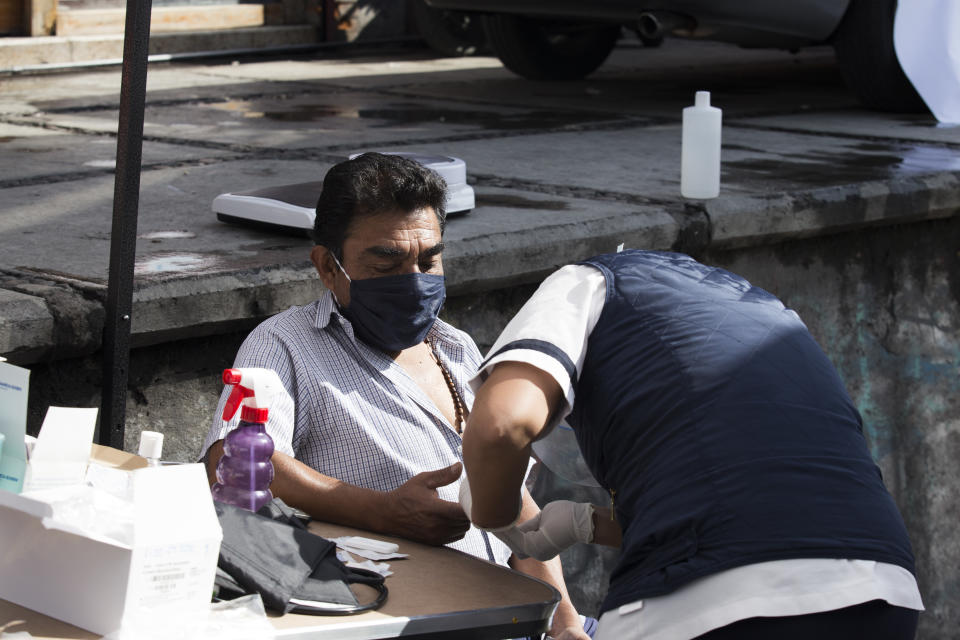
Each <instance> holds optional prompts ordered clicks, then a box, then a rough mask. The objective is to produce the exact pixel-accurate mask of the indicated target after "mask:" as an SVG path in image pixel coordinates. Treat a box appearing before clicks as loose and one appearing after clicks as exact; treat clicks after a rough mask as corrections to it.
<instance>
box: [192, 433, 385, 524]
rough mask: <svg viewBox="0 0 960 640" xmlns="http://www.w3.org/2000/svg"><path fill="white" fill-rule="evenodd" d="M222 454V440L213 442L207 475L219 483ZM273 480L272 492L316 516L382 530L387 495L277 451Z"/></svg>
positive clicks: (326, 519)
mask: <svg viewBox="0 0 960 640" xmlns="http://www.w3.org/2000/svg"><path fill="white" fill-rule="evenodd" d="M222 456H223V441H222V440H221V441H217V442H216V443H214V444H213V445H212V446H211V447H210V449H209V451H208V453H207V460H206V463H207V477H208V480H209V481H210V484H213V483H214V482H216V479H217V478H216V468H217V462H219V460H220V458H221V457H222ZM270 461H271V462H272V463H273V472H274V475H273V482H272V483H271V484H270V491H271V492H273V495H274V496H276V497H278V498H280V499H281V500H283V501H284V502H285V503H287V504H288V505H290V506H291V507H296V508H297V509H300V510H302V511H304V512H305V513H307V514H309V515H310V516H311V517H313V518H317V519H319V520H323V521H325V522H333V523H337V524H343V525H346V526H350V527H356V528H358V529H364V530H367V531H374V532H379V533H383V532H385V531H384V528H385V524H384V522H383V518H382V514H383V511H384V510H383V508H382V506H383V505H382V500H383V497H384V494H383V493H382V492H380V491H374V490H372V489H364V488H362V487H357V486H354V485H351V484H347V483H345V482H341V481H340V480H337V479H336V478H331V477H330V476H325V475H323V474H322V473H320V472H318V471H316V470H314V469H311V468H310V467H308V466H307V465H305V464H303V463H302V462H300V461H299V460H297V459H295V458H291V457H290V456H288V455H286V454H284V453H280V452H278V451H275V452H274V454H273V457H272V458H271V459H270Z"/></svg>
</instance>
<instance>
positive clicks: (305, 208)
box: [213, 151, 475, 235]
mask: <svg viewBox="0 0 960 640" xmlns="http://www.w3.org/2000/svg"><path fill="white" fill-rule="evenodd" d="M382 153H385V154H387V155H395V156H403V157H405V158H410V159H411V160H415V161H416V162H419V163H420V164H422V165H423V166H425V167H427V168H428V169H432V170H434V171H436V172H437V173H438V174H440V177H441V178H443V179H444V181H445V182H446V183H447V203H446V209H447V215H457V214H460V215H462V214H466V213H468V212H469V211H470V210H471V209H473V207H474V204H475V200H474V194H473V187H471V186H470V185H468V184H467V163H465V162H464V161H463V160H461V159H460V158H454V157H452V156H444V155H427V154H421V153H415V152H408V151H385V152H382ZM358 155H360V154H353V155H352V156H350V159H351V160H352V159H353V158H356V157H357V156H358ZM321 189H323V181H322V180H320V181H316V182H298V183H296V184H284V185H279V186H273V187H264V188H262V189H252V190H250V191H238V192H236V193H222V194H220V195H219V196H217V197H216V198H214V200H213V211H214V212H215V213H216V214H217V219H218V220H220V221H221V222H231V223H237V224H244V225H247V226H254V227H260V228H265V229H269V230H273V231H281V232H285V233H294V234H297V235H309V234H310V231H311V230H312V229H313V221H314V219H315V218H316V206H317V198H319V197H320V191H321Z"/></svg>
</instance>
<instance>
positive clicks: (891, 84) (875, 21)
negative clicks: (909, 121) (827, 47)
mask: <svg viewBox="0 0 960 640" xmlns="http://www.w3.org/2000/svg"><path fill="white" fill-rule="evenodd" d="M896 10H897V0H852V1H851V2H850V6H849V7H848V8H847V12H846V14H844V16H843V20H842V21H841V22H840V26H839V27H837V31H836V33H835V34H834V39H833V48H834V51H835V52H836V54H837V62H839V63H840V71H841V72H842V73H843V77H844V79H845V80H846V82H847V86H848V87H850V88H851V89H853V91H854V93H856V94H857V97H858V98H859V99H860V102H861V103H863V105H864V106H866V107H869V108H871V109H878V110H881V111H894V112H901V113H916V112H922V111H925V110H926V105H924V103H923V100H922V99H921V98H920V96H919V95H918V94H917V91H916V89H914V88H913V85H912V84H910V81H909V80H908V79H907V76H906V75H905V74H904V73H903V69H901V68H900V62H899V61H898V60H897V54H896V51H894V48H893V16H894V14H895V13H896Z"/></svg>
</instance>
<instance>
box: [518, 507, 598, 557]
mask: <svg viewBox="0 0 960 640" xmlns="http://www.w3.org/2000/svg"><path fill="white" fill-rule="evenodd" d="M516 532H517V533H519V534H521V536H522V537H521V538H520V540H519V542H518V545H519V547H520V549H519V550H517V549H514V552H515V553H517V554H518V555H520V554H521V553H522V554H523V555H524V556H531V557H533V558H536V559H537V560H541V561H542V560H549V559H551V558H553V557H555V556H556V555H557V554H559V553H560V552H561V551H563V550H564V549H566V548H567V547H570V546H573V545H574V544H576V543H578V542H593V505H592V504H589V503H585V502H571V501H570V500H557V501H555V502H551V503H549V504H547V505H546V506H545V507H544V508H543V509H542V510H541V511H540V513H538V514H537V515H536V516H534V517H533V518H530V519H529V520H527V521H526V522H524V523H522V524H519V525H517V527H516ZM508 544H509V543H508ZM511 548H513V547H512V546H511Z"/></svg>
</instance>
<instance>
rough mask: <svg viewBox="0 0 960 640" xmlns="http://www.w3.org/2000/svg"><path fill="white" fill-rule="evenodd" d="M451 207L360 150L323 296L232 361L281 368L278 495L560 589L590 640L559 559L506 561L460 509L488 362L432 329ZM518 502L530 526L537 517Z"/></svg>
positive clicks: (337, 176) (336, 178) (338, 201)
mask: <svg viewBox="0 0 960 640" xmlns="http://www.w3.org/2000/svg"><path fill="white" fill-rule="evenodd" d="M445 197H446V188H445V185H444V183H443V180H442V179H441V178H440V177H439V176H437V175H436V174H435V173H433V172H432V171H429V170H427V169H425V168H424V167H422V166H421V165H419V164H417V163H416V162H414V161H412V160H409V159H405V158H401V157H398V156H388V155H382V154H375V153H369V154H365V155H362V156H360V157H358V158H356V159H354V160H349V161H346V162H342V163H340V164H337V165H335V166H334V167H333V168H331V169H330V171H329V172H328V173H327V175H326V177H325V178H324V184H323V191H322V193H321V195H320V198H319V201H318V203H317V217H316V223H315V227H314V240H315V241H316V243H317V244H316V246H315V247H314V248H313V250H312V251H311V253H310V259H311V260H312V262H313V264H314V266H315V267H316V269H317V271H318V272H319V274H320V278H321V280H322V281H323V284H324V285H325V286H326V288H327V291H326V292H325V293H324V294H323V296H322V297H321V298H320V299H319V300H317V301H315V302H313V303H311V304H309V305H306V306H303V307H292V308H291V309H288V310H287V311H284V312H282V313H279V314H277V315H276V316H274V317H272V318H270V319H269V320H267V321H265V322H263V323H262V324H261V325H260V326H258V327H257V328H256V329H254V331H253V332H252V333H251V334H250V335H249V336H248V337H247V339H246V340H245V341H244V343H243V345H242V346H241V348H240V351H239V353H238V354H237V358H236V361H235V364H234V366H236V367H264V368H268V369H273V370H275V371H276V372H277V374H278V375H279V376H280V378H281V379H282V380H283V382H284V385H285V386H286V387H287V391H288V392H289V398H284V399H283V402H281V403H280V405H279V406H276V407H273V408H272V409H271V412H270V420H269V422H268V424H267V431H268V433H269V434H270V435H271V436H272V437H273V440H274V443H275V446H276V452H275V453H274V455H273V465H274V469H275V474H276V475H275V478H274V481H273V484H272V485H271V489H272V491H273V493H274V495H276V496H278V497H280V498H282V499H283V500H284V501H285V502H286V503H287V504H289V505H291V506H294V507H297V508H299V509H302V510H303V511H305V512H307V513H308V514H310V515H311V516H313V517H316V518H318V519H322V520H324V521H327V522H335V523H339V524H344V525H348V526H354V527H357V528H360V529H365V530H368V531H373V532H378V533H383V534H388V535H397V536H402V537H405V538H409V539H411V540H418V541H421V542H427V543H430V544H448V545H450V546H451V547H454V548H456V549H460V550H461V551H464V552H466V553H470V554H472V555H475V556H477V557H480V558H483V559H485V560H489V561H492V562H497V563H500V564H507V563H508V562H509V564H510V566H512V567H514V568H516V569H518V570H520V571H523V572H525V573H528V574H530V575H532V576H535V577H538V578H541V579H543V580H546V581H547V582H549V583H551V584H553V585H554V586H555V587H556V588H557V589H558V590H559V591H560V592H561V594H562V596H563V600H562V602H561V603H560V606H559V608H558V610H557V613H556V615H555V616H554V629H555V630H557V631H558V632H559V631H561V630H563V629H567V628H575V629H577V633H579V634H582V631H580V630H579V618H578V615H577V613H576V611H575V610H574V608H573V606H572V605H571V604H570V600H569V597H568V596H567V593H566V588H565V586H564V583H563V577H562V573H561V568H560V564H559V562H557V561H551V562H547V563H543V562H539V561H536V560H533V559H530V558H527V559H523V560H520V559H518V558H516V557H511V552H510V550H509V549H508V548H507V547H506V546H505V545H504V544H503V543H502V542H501V541H500V540H498V539H497V538H496V537H493V536H490V535H488V534H487V533H485V532H481V531H479V530H477V529H475V528H471V527H470V522H469V520H468V519H467V517H466V515H465V514H464V512H463V510H462V509H461V507H460V506H459V504H457V495H458V491H459V484H460V474H461V468H462V466H461V453H460V443H461V433H462V429H463V425H464V423H465V422H466V417H467V414H468V412H469V410H470V407H471V406H472V403H473V393H472V391H471V390H470V388H469V387H468V386H467V385H466V384H465V383H466V381H467V380H468V379H469V378H470V377H471V376H472V375H473V374H474V373H475V372H476V370H477V367H478V365H479V363H480V354H479V352H478V350H477V347H476V345H475V344H474V343H473V341H472V340H471V339H470V337H469V336H467V335H466V334H465V333H463V332H462V331H459V330H457V329H454V328H453V327H451V326H450V325H448V324H446V323H445V322H443V321H442V320H438V319H437V314H438V312H439V311H440V307H441V306H442V304H443V302H444V298H445V289H444V277H443V265H442V261H441V254H442V252H443V248H444V245H443V242H442V241H441V239H442V232H443V225H444V203H445ZM229 391H230V390H229V389H225V390H224V393H223V395H222V396H221V399H220V406H219V407H218V408H217V415H216V417H215V419H214V421H213V425H212V427H211V429H210V432H209V434H208V435H207V439H206V442H205V443H204V448H203V451H204V457H205V460H206V462H207V469H208V473H209V476H210V481H211V483H212V482H214V481H215V469H216V465H217V462H218V461H219V459H220V457H221V456H222V455H223V438H224V437H225V436H226V434H227V433H228V432H229V431H230V430H231V429H232V428H233V427H234V426H236V424H235V423H236V421H237V420H236V418H235V419H234V420H233V421H232V422H231V423H229V424H225V423H224V422H223V420H221V419H220V416H221V415H222V411H223V405H224V403H225V402H226V398H227V396H228V395H229ZM291 399H292V401H293V404H292V405H291V404H290V400H291ZM523 502H524V504H523V510H524V513H523V517H524V518H525V519H526V518H531V517H533V516H534V515H536V514H537V513H538V512H539V509H538V508H537V506H536V504H535V503H534V502H533V500H532V499H531V498H530V496H529V495H528V494H525V495H524V501H523ZM581 637H585V636H581Z"/></svg>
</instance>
